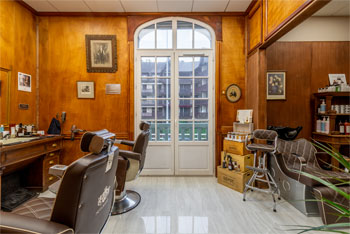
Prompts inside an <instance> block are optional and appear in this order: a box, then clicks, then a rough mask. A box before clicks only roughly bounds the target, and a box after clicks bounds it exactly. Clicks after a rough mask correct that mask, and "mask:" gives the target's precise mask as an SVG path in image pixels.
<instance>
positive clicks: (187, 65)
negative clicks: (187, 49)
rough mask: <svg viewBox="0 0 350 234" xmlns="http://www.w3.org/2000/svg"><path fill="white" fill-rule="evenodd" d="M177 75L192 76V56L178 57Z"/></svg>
mask: <svg viewBox="0 0 350 234" xmlns="http://www.w3.org/2000/svg"><path fill="white" fill-rule="evenodd" d="M179 76H187V77H192V76H193V58H192V57H179Z"/></svg>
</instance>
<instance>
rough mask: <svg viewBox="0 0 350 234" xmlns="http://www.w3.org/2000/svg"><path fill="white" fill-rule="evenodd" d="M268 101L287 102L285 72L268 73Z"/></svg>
mask: <svg viewBox="0 0 350 234" xmlns="http://www.w3.org/2000/svg"><path fill="white" fill-rule="evenodd" d="M266 99H267V100H286V72H285V71H268V72H267V73H266Z"/></svg>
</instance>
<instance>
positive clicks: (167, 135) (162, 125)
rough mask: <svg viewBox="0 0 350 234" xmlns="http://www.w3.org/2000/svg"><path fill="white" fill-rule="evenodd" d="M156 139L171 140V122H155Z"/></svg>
mask: <svg viewBox="0 0 350 234" xmlns="http://www.w3.org/2000/svg"><path fill="white" fill-rule="evenodd" d="M157 141H171V122H170V121H158V122H157Z"/></svg>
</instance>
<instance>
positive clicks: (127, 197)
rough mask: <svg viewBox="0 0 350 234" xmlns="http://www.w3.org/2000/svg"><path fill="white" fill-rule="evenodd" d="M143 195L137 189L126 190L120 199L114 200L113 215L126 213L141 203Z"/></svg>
mask: <svg viewBox="0 0 350 234" xmlns="http://www.w3.org/2000/svg"><path fill="white" fill-rule="evenodd" d="M140 201H141V196H140V194H138V193H137V192H135V191H132V190H126V191H125V193H124V194H123V195H122V196H121V198H120V199H118V198H117V199H116V200H115V201H114V205H113V208H112V214H111V215H118V214H123V213H126V212H128V211H130V210H132V209H134V208H135V207H136V206H138V205H139V204H140Z"/></svg>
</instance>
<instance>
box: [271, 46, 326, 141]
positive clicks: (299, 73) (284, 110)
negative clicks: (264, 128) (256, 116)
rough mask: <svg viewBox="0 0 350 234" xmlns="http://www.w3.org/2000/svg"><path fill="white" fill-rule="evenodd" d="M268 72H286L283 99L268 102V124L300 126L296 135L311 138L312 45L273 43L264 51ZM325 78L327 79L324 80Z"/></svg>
mask: <svg viewBox="0 0 350 234" xmlns="http://www.w3.org/2000/svg"><path fill="white" fill-rule="evenodd" d="M266 51H267V52H266V54H267V70H268V71H286V100H268V101H267V124H268V125H275V126H289V127H293V128H294V127H297V126H300V125H301V126H303V130H302V131H301V132H300V134H299V136H300V137H304V138H307V139H308V138H310V137H311V129H312V122H313V121H312V116H311V109H312V108H313V107H312V106H311V103H310V98H311V91H310V90H311V86H312V85H311V76H312V70H311V69H310V68H312V63H311V58H312V57H311V56H312V51H311V43H309V42H305V43H298V42H295V43H293V42H276V43H274V44H273V45H271V46H270V47H269V48H267V49H266ZM327 79H328V78H327Z"/></svg>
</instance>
